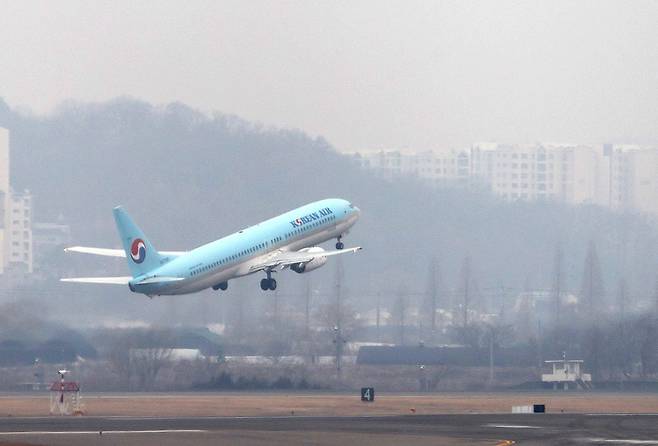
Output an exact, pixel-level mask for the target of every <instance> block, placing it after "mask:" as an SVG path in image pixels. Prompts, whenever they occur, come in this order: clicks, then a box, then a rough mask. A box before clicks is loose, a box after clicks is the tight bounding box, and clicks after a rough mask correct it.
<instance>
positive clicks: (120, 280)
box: [59, 276, 132, 285]
mask: <svg viewBox="0 0 658 446" xmlns="http://www.w3.org/2000/svg"><path fill="white" fill-rule="evenodd" d="M59 280H60V282H77V283H107V284H112V285H128V282H130V281H131V280H132V277H129V276H126V277H68V278H65V279H59Z"/></svg>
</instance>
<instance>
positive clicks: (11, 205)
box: [0, 128, 33, 274]
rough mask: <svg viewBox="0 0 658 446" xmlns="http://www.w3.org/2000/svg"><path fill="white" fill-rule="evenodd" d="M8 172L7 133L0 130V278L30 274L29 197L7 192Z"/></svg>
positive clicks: (30, 224) (8, 183)
mask: <svg viewBox="0 0 658 446" xmlns="http://www.w3.org/2000/svg"><path fill="white" fill-rule="evenodd" d="M9 172H10V171H9V131H8V130H7V129H4V128H0V274H1V273H4V272H7V271H9V270H11V271H19V272H27V273H31V272H32V271H33V258H32V196H31V195H30V192H29V191H25V192H24V193H20V194H18V193H15V192H14V191H13V190H12V189H11V184H10V181H9V179H10V176H9Z"/></svg>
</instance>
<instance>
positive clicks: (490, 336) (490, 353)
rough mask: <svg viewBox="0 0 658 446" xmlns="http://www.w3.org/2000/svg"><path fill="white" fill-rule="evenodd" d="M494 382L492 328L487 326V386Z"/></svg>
mask: <svg viewBox="0 0 658 446" xmlns="http://www.w3.org/2000/svg"><path fill="white" fill-rule="evenodd" d="M493 382H494V328H493V325H490V326H489V386H490V387H491V386H493Z"/></svg>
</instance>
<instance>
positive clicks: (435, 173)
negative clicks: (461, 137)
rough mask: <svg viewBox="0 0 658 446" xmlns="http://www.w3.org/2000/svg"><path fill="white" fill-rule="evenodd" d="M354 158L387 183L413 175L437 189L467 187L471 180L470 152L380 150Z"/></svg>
mask: <svg viewBox="0 0 658 446" xmlns="http://www.w3.org/2000/svg"><path fill="white" fill-rule="evenodd" d="M352 156H353V157H354V159H355V160H356V161H357V162H358V163H359V164H360V165H361V166H362V167H364V168H369V169H374V170H375V171H376V172H377V174H378V175H380V176H381V177H383V178H387V179H392V178H395V177H396V176H399V175H413V176H416V177H419V178H422V179H423V180H426V181H427V182H428V183H430V184H433V185H464V184H466V183H467V182H468V181H469V178H470V176H471V175H470V174H471V172H470V161H469V154H468V151H466V150H451V151H447V152H439V151H432V150H427V151H423V152H417V153H410V152H405V151H399V150H380V151H377V152H363V153H353V154H352Z"/></svg>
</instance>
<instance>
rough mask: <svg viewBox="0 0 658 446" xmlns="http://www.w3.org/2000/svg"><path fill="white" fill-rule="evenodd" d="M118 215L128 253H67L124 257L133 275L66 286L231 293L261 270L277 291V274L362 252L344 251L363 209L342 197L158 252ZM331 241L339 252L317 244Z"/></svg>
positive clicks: (82, 249) (265, 286)
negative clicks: (232, 283) (237, 282)
mask: <svg viewBox="0 0 658 446" xmlns="http://www.w3.org/2000/svg"><path fill="white" fill-rule="evenodd" d="M113 212H114V220H115V222H116V226H117V230H118V232H119V237H120V238H121V244H122V245H123V249H110V248H92V247H87V246H73V247H71V248H66V249H65V251H67V252H78V253H84V254H94V255H100V256H109V257H125V258H126V260H127V261H128V268H129V269H130V273H131V276H125V277H76V278H65V279H60V280H61V281H62V282H78V283H103V284H119V285H128V287H129V288H130V290H131V291H133V292H135V293H141V294H145V295H147V296H149V297H152V296H160V295H175V294H189V293H195V292H197V291H201V290H204V289H206V288H212V289H214V290H226V289H227V288H228V282H229V280H233V279H236V278H238V277H243V276H246V275H249V274H254V273H259V272H260V273H264V274H265V277H264V278H263V279H262V280H261V281H260V287H261V289H262V290H264V291H265V290H275V289H276V280H275V279H274V277H272V275H273V274H274V273H276V272H279V271H282V270H285V269H290V270H292V271H294V272H296V273H299V274H302V273H308V272H310V271H313V270H314V269H318V268H320V267H321V266H323V265H324V264H325V263H326V262H327V259H328V258H329V257H331V256H335V255H339V254H345V253H353V252H356V251H359V250H360V249H361V247H354V248H345V247H344V246H343V242H342V241H341V240H342V237H343V236H344V235H345V234H347V233H348V231H349V229H350V228H351V227H352V226H353V225H354V224H355V223H356V221H357V220H358V219H359V215H360V214H361V211H360V210H359V208H357V207H356V206H354V205H353V204H352V203H350V202H348V201H345V200H342V199H338V198H330V199H326V200H320V201H316V202H313V203H310V204H307V205H305V206H302V207H300V208H297V209H294V210H292V211H289V212H286V213H285V214H281V215H279V216H278V217H274V218H271V219H269V220H265V221H263V222H261V223H258V224H257V225H255V226H250V227H248V228H246V229H243V230H241V231H238V232H236V233H233V234H231V235H228V236H226V237H223V238H220V239H219V240H216V241H214V242H211V243H208V244H206V245H203V246H199V247H198V248H195V249H193V250H191V251H157V250H156V249H155V248H154V247H153V245H152V244H151V242H150V241H149V239H148V238H147V237H146V235H145V234H144V233H143V232H142V230H141V229H139V227H138V226H137V225H136V224H135V222H133V220H132V219H131V218H130V216H129V215H128V213H127V212H126V211H125V210H124V209H123V208H122V207H121V206H118V207H116V208H114V211H113ZM331 239H336V249H335V250H330V251H327V250H325V249H323V248H321V247H319V246H317V245H318V244H320V243H323V242H326V241H327V240H331Z"/></svg>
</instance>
